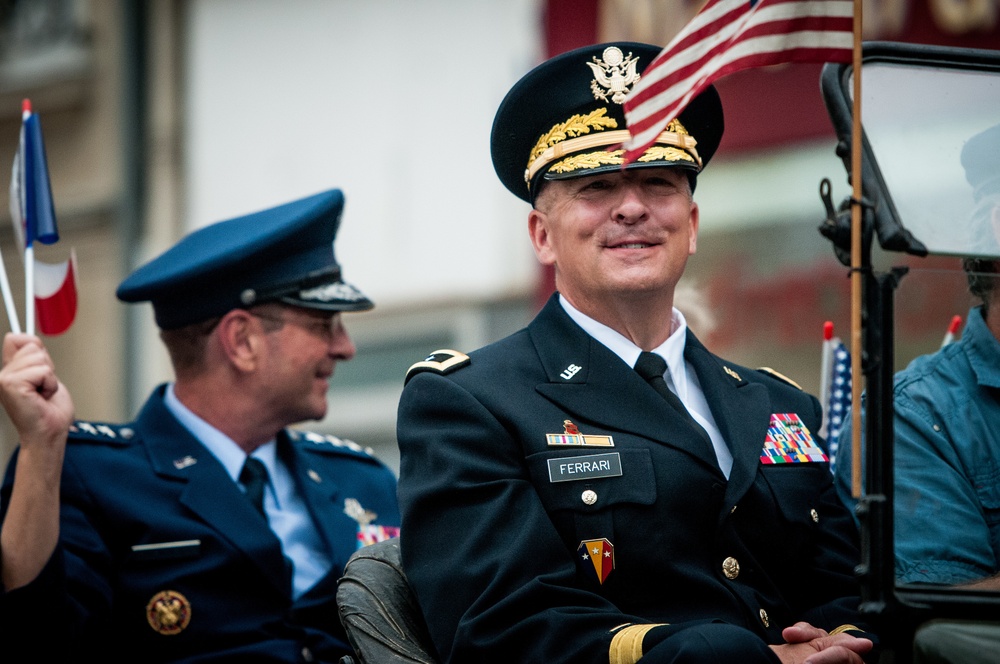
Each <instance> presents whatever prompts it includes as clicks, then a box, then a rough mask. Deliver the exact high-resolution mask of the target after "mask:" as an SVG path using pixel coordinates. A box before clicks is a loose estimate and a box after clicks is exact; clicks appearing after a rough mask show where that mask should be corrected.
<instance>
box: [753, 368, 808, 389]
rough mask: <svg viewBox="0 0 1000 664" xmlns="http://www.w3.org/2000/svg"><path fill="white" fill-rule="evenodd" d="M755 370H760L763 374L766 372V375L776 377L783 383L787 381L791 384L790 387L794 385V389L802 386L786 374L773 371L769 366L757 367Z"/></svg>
mask: <svg viewBox="0 0 1000 664" xmlns="http://www.w3.org/2000/svg"><path fill="white" fill-rule="evenodd" d="M757 371H759V372H761V373H763V374H767V375H768V376H771V377H772V378H777V379H778V380H780V381H781V382H783V383H788V384H789V385H791V386H792V387H794V388H796V389H799V390H801V389H802V386H801V385H799V384H798V383H796V382H795V381H794V380H792V379H791V378H789V377H788V376H786V375H785V374H783V373H779V372H777V371H775V370H774V369H772V368H771V367H757ZM803 391H804V390H803Z"/></svg>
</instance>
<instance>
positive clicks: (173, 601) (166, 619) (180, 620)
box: [146, 590, 191, 636]
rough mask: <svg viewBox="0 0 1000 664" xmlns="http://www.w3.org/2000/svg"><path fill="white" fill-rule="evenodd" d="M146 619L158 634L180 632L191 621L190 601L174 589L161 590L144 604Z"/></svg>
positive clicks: (166, 634) (168, 634)
mask: <svg viewBox="0 0 1000 664" xmlns="http://www.w3.org/2000/svg"><path fill="white" fill-rule="evenodd" d="M146 620H147V621H148V622H149V626H150V627H152V628H153V629H154V630H155V631H156V632H157V633H159V634H163V635H164V636H170V635H173V634H180V633H181V632H182V631H184V628H185V627H187V626H188V623H190V622H191V602H189V601H188V600H187V597H185V596H184V595H182V594H180V593H179V592H177V591H176V590H161V591H160V592H158V593H156V594H155V595H153V598H152V599H151V600H149V604H147V605H146Z"/></svg>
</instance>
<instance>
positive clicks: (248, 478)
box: [240, 457, 267, 519]
mask: <svg viewBox="0 0 1000 664" xmlns="http://www.w3.org/2000/svg"><path fill="white" fill-rule="evenodd" d="M240 483H241V484H242V485H243V486H244V487H246V490H247V498H248V499H249V500H250V504H251V505H253V506H254V507H255V508H256V509H257V511H258V512H260V515H261V516H262V517H264V518H265V519H266V518H267V515H266V514H265V513H264V486H265V485H266V484H267V468H265V467H264V464H263V462H261V461H260V460H259V459H254V458H253V457H247V460H246V462H245V463H244V464H243V470H241V471H240Z"/></svg>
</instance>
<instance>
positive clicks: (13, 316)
mask: <svg viewBox="0 0 1000 664" xmlns="http://www.w3.org/2000/svg"><path fill="white" fill-rule="evenodd" d="M0 291H2V293H3V303H4V307H5V308H6V309H7V321H8V322H9V323H10V331H11V332H13V333H14V334H21V321H20V320H18V318H17V309H16V308H15V307H14V296H13V295H12V294H11V292H10V281H8V279H7V266H6V265H4V263H3V254H0Z"/></svg>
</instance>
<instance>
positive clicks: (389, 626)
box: [337, 538, 436, 664]
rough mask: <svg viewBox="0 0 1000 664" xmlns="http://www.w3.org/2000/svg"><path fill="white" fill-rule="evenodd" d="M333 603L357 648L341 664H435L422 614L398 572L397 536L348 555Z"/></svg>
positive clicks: (400, 572) (349, 638)
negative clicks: (335, 603)
mask: <svg viewBox="0 0 1000 664" xmlns="http://www.w3.org/2000/svg"><path fill="white" fill-rule="evenodd" d="M337 607H338V610H339V612H340V621H341V623H342V624H343V625H344V629H345V630H346V631H347V638H348V640H349V641H350V642H351V646H352V647H353V648H354V651H355V653H357V656H356V658H349V657H345V658H343V659H341V664H403V663H413V662H417V663H419V664H436V659H435V656H434V655H433V654H432V653H434V648H433V646H431V641H430V637H429V636H428V634H427V627H426V625H425V624H424V618H423V614H421V612H420V607H419V605H418V604H417V600H416V598H415V597H414V596H413V593H412V592H411V590H410V586H409V584H408V583H407V581H406V575H404V574H403V568H402V565H401V564H400V558H399V540H398V539H396V538H394V539H390V540H386V541H384V542H379V543H377V544H372V545H369V546H366V547H364V548H363V549H359V550H358V551H357V552H355V553H354V555H352V556H351V558H350V560H348V561H347V565H346V566H345V567H344V576H343V577H342V578H341V579H340V581H339V586H338V588H337Z"/></svg>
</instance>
